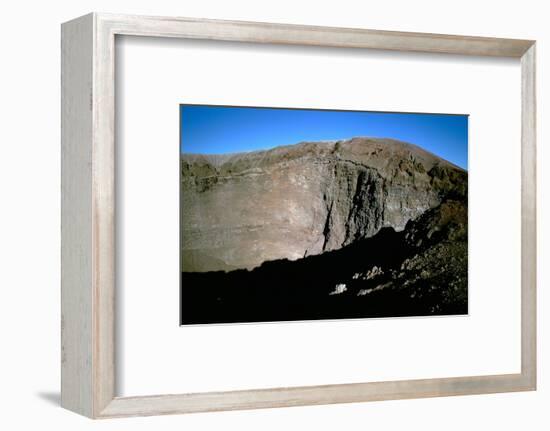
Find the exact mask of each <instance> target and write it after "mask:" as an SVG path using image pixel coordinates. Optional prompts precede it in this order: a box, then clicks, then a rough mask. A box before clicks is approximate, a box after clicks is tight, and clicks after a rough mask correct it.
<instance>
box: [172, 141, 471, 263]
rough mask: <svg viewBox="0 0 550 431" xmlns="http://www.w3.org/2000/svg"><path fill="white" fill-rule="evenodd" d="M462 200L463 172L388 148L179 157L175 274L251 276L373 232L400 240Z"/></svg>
mask: <svg viewBox="0 0 550 431" xmlns="http://www.w3.org/2000/svg"><path fill="white" fill-rule="evenodd" d="M466 192H467V173H466V172H465V171H464V170H462V169H460V168H458V167H456V166H454V165H452V164H451V163H449V162H447V161H445V160H443V159H441V158H438V157H437V156H435V155H433V154H431V153H428V152H426V151H424V150H423V149H421V148H420V147H418V146H415V145H411V144H407V143H404V142H399V141H394V140H389V139H372V138H354V139H350V140H347V141H337V142H317V143H301V144H297V145H293V146H285V147H277V148H274V149H272V150H267V151H256V152H252V153H241V154H232V155H218V156H212V155H198V154H183V155H182V156H181V220H182V225H181V235H182V237H181V246H182V253H181V256H182V269H183V271H214V270H230V269H235V268H248V269H251V268H254V267H256V266H258V265H260V264H261V263H262V262H264V261H266V260H274V259H281V258H286V259H290V260H295V259H299V258H303V257H304V256H308V255H315V254H319V253H322V252H324V251H330V250H337V249H340V248H342V247H344V246H346V245H349V244H351V243H353V242H354V241H356V240H360V239H364V238H368V237H371V236H373V235H374V234H376V233H377V232H378V231H379V230H380V229H381V228H382V227H393V228H394V229H395V230H397V231H400V230H402V229H403V228H404V227H405V225H406V223H407V222H408V221H409V220H411V219H415V218H416V217H418V216H419V215H421V214H422V213H424V212H425V211H426V210H428V209H430V208H433V207H435V206H437V205H439V203H440V202H441V201H442V199H443V198H444V197H446V196H449V195H453V194H454V195H459V196H465V194H466Z"/></svg>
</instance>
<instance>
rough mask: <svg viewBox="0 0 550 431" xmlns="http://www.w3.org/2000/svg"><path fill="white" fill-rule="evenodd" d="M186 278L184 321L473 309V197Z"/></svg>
mask: <svg viewBox="0 0 550 431" xmlns="http://www.w3.org/2000/svg"><path fill="white" fill-rule="evenodd" d="M181 283H182V284H181V286H182V290H181V295H182V296H181V311H182V313H181V319H182V320H181V323H182V324H204V323H214V322H217V323H232V322H261V321H264V322H265V321H285V320H317V319H342V318H365V317H397V316H430V315H449V314H467V313H468V203H467V199H466V198H456V197H455V198H449V199H445V200H444V201H443V202H442V203H441V204H440V205H438V206H437V207H435V208H432V209H429V210H427V211H426V212H425V213H423V214H422V215H421V216H419V217H417V218H416V219H415V220H410V221H409V222H408V223H407V225H406V226H405V229H404V230H403V231H401V232H396V231H395V230H394V229H393V228H391V227H386V228H382V229H381V230H380V231H379V232H378V233H377V234H375V235H374V236H372V237H370V238H366V239H360V240H358V241H355V242H354V243H352V244H350V245H347V246H344V247H342V248H341V249H339V250H334V251H328V252H326V253H321V254H318V255H315V256H308V257H305V258H303V259H297V260H294V261H290V260H287V259H281V260H272V261H268V262H264V263H263V264H262V265H260V266H259V267H256V268H254V269H253V270H251V271H249V270H245V269H239V270H234V271H230V272H223V271H213V272H184V273H182V279H181Z"/></svg>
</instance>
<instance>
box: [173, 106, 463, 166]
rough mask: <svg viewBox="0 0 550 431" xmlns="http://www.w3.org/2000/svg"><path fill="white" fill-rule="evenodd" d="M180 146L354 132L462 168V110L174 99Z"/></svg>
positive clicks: (232, 147)
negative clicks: (402, 143) (385, 109)
mask: <svg viewBox="0 0 550 431" xmlns="http://www.w3.org/2000/svg"><path fill="white" fill-rule="evenodd" d="M180 127H181V134H180V135H181V142H180V151H181V152H186V153H203V154H224V153H236V152H243V151H253V150H261V149H269V148H273V147H277V146H279V145H289V144H296V143H299V142H303V141H327V140H338V139H348V138H352V137H355V136H370V137H378V138H393V139H398V140H402V141H406V142H410V143H412V144H416V145H419V146H420V147H422V148H424V149H426V150H428V151H430V152H432V153H434V154H437V155H438V156H440V157H443V158H444V159H446V160H449V161H450V162H452V163H454V164H456V165H458V166H460V167H462V168H464V169H467V167H468V116H467V115H446V114H416V113H415V114H408V113H391V112H366V111H330V110H313V109H280V108H246V107H228V106H206V105H204V106H203V105H180Z"/></svg>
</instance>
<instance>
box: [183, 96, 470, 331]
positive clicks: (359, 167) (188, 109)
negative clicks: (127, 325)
mask: <svg viewBox="0 0 550 431" xmlns="http://www.w3.org/2000/svg"><path fill="white" fill-rule="evenodd" d="M179 120H180V265H181V286H180V323H181V324H182V325H188V324H210V323H244V322H278V321H292V320H318V319H352V318H353V319H357V318H374V317H377V318H380V317H386V318H387V317H402V316H432V315H459V314H467V313H468V170H467V169H468V116H467V115H454V114H431V113H400V112H371V111H342V110H329V109H326V110H325V109H294V108H292V109H291V108H263V107H236V106H212V105H180V115H179Z"/></svg>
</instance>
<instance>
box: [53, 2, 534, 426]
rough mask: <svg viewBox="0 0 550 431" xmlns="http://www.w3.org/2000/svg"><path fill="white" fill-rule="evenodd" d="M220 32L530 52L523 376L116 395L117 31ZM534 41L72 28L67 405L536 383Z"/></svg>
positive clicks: (142, 411) (156, 405) (227, 28)
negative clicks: (131, 395)
mask: <svg viewBox="0 0 550 431" xmlns="http://www.w3.org/2000/svg"><path fill="white" fill-rule="evenodd" d="M117 35H136V36H155V37H170V38H191V39H211V40H221V41H242V42H254V43H269V44H288V45H291V44H297V45H314V46H326V47H342V48H350V47H353V48H369V49H382V50H396V51H407V52H428V53H447V54H460V55H474V56H497V57H512V58H518V59H521V85H522V96H521V104H522V106H521V116H522V118H521V125H522V132H521V136H522V137H521V151H522V153H521V154H522V160H521V169H522V170H521V178H522V185H521V205H522V208H521V373H519V374H507V375H486V376H472V377H454V378H435V379H424V380H402V381H386V382H367V383H353V384H335V385H325V386H308V387H290V388H276V389H259V390H241V391H230V392H211V393H196V394H178V395H155V396H138V397H117V396H116V393H115V354H116V348H115V345H116V340H115V315H114V311H115V206H116V203H115V199H116V198H115V37H116V36H117ZM535 98H536V92H535V42H534V41H530V40H513V39H496V38H485V37H466V36H448V35H436V34H421V33H402V32H389V31H375V30H360V29H345V28H327V27H310V26H297V25H284V24H269V23H254V22H236V21H216V20H202V19H186V18H159V17H138V16H124V15H108V14H97V13H92V14H89V15H86V16H83V17H81V18H78V19H75V20H73V21H70V22H67V23H65V24H63V25H62V272H61V275H62V277H61V280H62V283H61V300H62V317H61V329H62V331H61V333H62V353H61V371H62V376H61V403H62V406H63V407H65V408H67V409H69V410H72V411H74V412H77V413H80V414H82V415H85V416H88V417H91V418H110V417H123V416H144V415H161V414H173V413H189V412H204V411H215V410H235V409H255V408H268V407H269V408H270V407H284V406H296V405H310V404H311V405H313V404H329V403H346V402H358V401H373V400H386V399H405V398H422V397H436V396H449V395H466V394H487V393H497V392H512V391H528V390H535V388H536V169H535V168H536V154H535V140H536V132H535V117H536V115H535V105H536V102H535Z"/></svg>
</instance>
